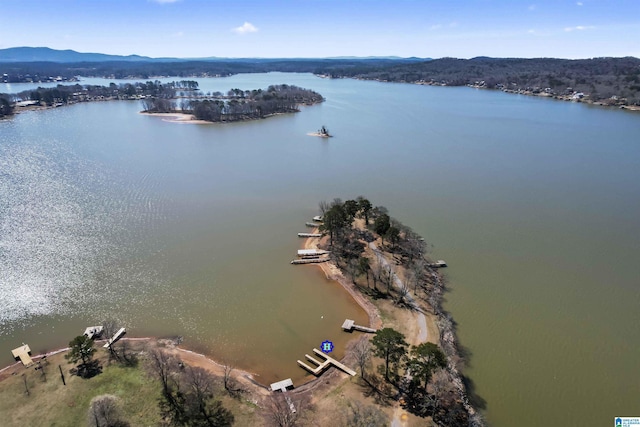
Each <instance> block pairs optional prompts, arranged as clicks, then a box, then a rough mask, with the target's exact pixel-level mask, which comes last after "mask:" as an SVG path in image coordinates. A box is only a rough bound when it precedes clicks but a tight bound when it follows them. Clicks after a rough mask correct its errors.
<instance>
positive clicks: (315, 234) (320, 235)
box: [298, 233, 322, 237]
mask: <svg viewBox="0 0 640 427" xmlns="http://www.w3.org/2000/svg"><path fill="white" fill-rule="evenodd" d="M298 237H322V233H298Z"/></svg>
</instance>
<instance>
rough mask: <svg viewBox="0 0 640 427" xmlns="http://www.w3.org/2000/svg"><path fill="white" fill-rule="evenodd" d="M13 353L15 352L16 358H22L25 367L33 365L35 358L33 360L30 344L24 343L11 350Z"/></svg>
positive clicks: (14, 356)
mask: <svg viewBox="0 0 640 427" xmlns="http://www.w3.org/2000/svg"><path fill="white" fill-rule="evenodd" d="M11 354H13V358H14V359H16V360H17V359H20V361H21V362H22V364H23V365H24V367H25V368H28V367H29V366H31V365H33V360H31V349H30V348H29V345H28V344H25V343H22V346H20V347H18V348H14V349H13V350H11Z"/></svg>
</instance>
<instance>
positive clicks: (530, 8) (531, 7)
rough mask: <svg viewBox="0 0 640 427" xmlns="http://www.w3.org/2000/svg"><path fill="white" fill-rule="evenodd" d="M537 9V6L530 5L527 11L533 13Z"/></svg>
mask: <svg viewBox="0 0 640 427" xmlns="http://www.w3.org/2000/svg"><path fill="white" fill-rule="evenodd" d="M537 8H538V5H536V4H532V5H530V6H529V7H528V8H527V9H529V10H530V11H533V10H536V9H537Z"/></svg>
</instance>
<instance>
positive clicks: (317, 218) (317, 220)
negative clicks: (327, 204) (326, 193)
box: [313, 215, 324, 222]
mask: <svg viewBox="0 0 640 427" xmlns="http://www.w3.org/2000/svg"><path fill="white" fill-rule="evenodd" d="M313 220H314V221H315V222H324V218H323V217H322V216H320V215H316V216H314V217H313Z"/></svg>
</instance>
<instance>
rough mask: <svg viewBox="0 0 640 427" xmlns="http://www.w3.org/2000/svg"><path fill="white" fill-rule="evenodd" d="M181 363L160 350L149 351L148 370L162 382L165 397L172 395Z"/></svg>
mask: <svg viewBox="0 0 640 427" xmlns="http://www.w3.org/2000/svg"><path fill="white" fill-rule="evenodd" d="M180 363H181V362H180V359H178V358H176V357H174V356H171V355H170V354H168V353H167V352H165V351H162V350H160V349H151V350H149V351H148V357H147V364H146V367H147V370H148V371H149V373H150V374H151V375H152V376H154V377H156V378H157V379H158V380H160V385H161V386H162V394H163V395H165V396H168V395H170V394H171V390H172V388H173V386H174V385H175V384H176V383H175V380H174V378H175V376H176V374H177V370H178V367H179V366H180Z"/></svg>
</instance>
